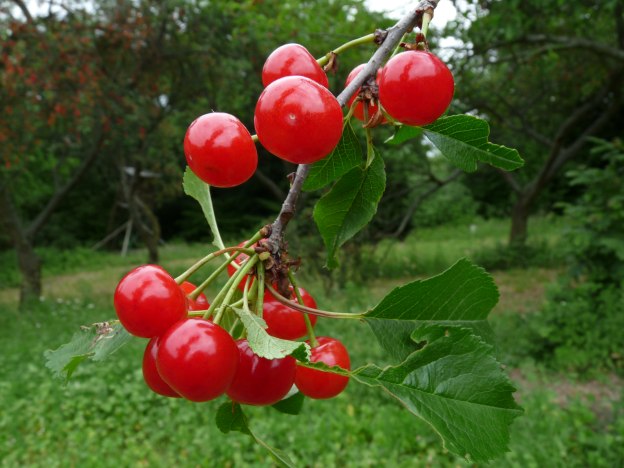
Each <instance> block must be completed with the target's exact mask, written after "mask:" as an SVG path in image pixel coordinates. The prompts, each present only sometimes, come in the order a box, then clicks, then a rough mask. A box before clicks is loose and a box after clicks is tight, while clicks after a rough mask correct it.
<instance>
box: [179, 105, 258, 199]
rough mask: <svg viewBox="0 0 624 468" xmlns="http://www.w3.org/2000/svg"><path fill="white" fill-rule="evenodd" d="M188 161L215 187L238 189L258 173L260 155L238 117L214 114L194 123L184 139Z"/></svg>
mask: <svg viewBox="0 0 624 468" xmlns="http://www.w3.org/2000/svg"><path fill="white" fill-rule="evenodd" d="M184 154H185V156H186V161H187V163H188V165H189V167H190V168H191V170H192V171H193V172H194V173H195V175H196V176H197V177H199V178H200V179H201V180H203V181H204V182H206V183H207V184H210V185H213V186H215V187H234V186H236V185H240V184H242V183H243V182H245V181H246V180H248V179H249V178H250V177H251V176H252V175H253V174H254V172H255V171H256V167H257V165H258V153H257V151H256V146H255V144H254V142H253V140H252V139H251V135H250V134H249V131H248V130H247V129H246V128H245V126H244V125H243V124H242V123H241V121H240V120H238V119H237V118H236V117H234V116H233V115H230V114H224V113H222V112H213V113H211V114H204V115H202V116H201V117H198V118H197V119H195V120H194V121H193V123H191V125H190V126H189V128H188V130H187V131H186V136H185V137H184Z"/></svg>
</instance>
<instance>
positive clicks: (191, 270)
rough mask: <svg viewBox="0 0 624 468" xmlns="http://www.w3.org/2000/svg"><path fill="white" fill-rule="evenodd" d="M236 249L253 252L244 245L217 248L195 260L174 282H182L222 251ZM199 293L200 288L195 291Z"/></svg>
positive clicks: (235, 250) (249, 253) (247, 252)
mask: <svg viewBox="0 0 624 468" xmlns="http://www.w3.org/2000/svg"><path fill="white" fill-rule="evenodd" d="M238 251H240V252H243V253H245V254H247V255H253V254H254V253H255V251H254V250H251V249H246V248H244V247H226V248H224V249H220V250H217V251H216V252H212V253H209V254H208V255H206V256H205V257H204V258H202V259H201V260H199V261H197V262H196V263H195V264H194V265H193V266H191V267H190V268H189V269H188V270H186V271H185V272H184V273H182V274H181V275H180V276H178V277H177V278H175V282H176V283H178V284H182V283H184V282H185V281H186V280H187V279H189V278H190V277H191V275H192V274H193V273H195V272H196V271H197V270H199V269H200V268H201V267H203V266H204V265H205V264H206V263H208V262H209V261H210V260H212V259H214V258H217V257H218V256H220V255H223V254H224V253H227V252H238ZM193 293H195V291H193ZM200 293H201V290H200V291H199V293H197V296H199V294H200ZM193 299H197V297H194V298H193Z"/></svg>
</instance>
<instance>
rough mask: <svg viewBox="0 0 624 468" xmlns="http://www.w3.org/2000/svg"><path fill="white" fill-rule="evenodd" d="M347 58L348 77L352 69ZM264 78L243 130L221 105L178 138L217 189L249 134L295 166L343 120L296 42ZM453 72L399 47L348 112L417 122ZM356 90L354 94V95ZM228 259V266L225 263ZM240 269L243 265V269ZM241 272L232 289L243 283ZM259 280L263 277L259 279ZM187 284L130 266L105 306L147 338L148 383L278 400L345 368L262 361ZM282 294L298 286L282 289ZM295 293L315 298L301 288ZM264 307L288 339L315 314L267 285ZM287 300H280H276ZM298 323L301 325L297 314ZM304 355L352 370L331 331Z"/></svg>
mask: <svg viewBox="0 0 624 468" xmlns="http://www.w3.org/2000/svg"><path fill="white" fill-rule="evenodd" d="M363 67H364V65H360V66H358V67H356V68H355V69H354V70H353V71H352V72H351V73H350V74H349V76H348V78H347V83H346V84H347V85H348V84H349V83H350V82H351V81H352V80H353V79H355V77H356V76H357V75H358V74H359V73H360V72H361V71H362V69H363ZM262 83H263V85H264V86H265V89H264V91H263V92H262V94H261V95H260V97H259V99H258V102H257V104H256V109H255V113H254V126H255V129H256V133H257V135H256V136H255V137H252V136H251V134H250V133H249V131H248V130H247V129H246V128H245V126H244V125H243V124H242V123H241V121H240V120H238V119H237V118H236V117H234V116H233V115H230V114H225V113H221V112H214V113H210V114H205V115H202V116H200V117H199V118H197V119H196V120H195V121H194V122H193V123H191V125H190V126H189V128H188V130H187V132H186V136H185V138H184V153H185V156H186V160H187V162H188V165H189V167H190V168H191V170H192V171H193V172H194V173H195V174H196V175H197V176H198V177H199V178H200V179H202V180H203V181H204V182H206V183H208V184H209V185H212V186H215V187H233V186H236V185H239V184H241V183H243V182H245V181H246V180H248V179H249V178H250V177H251V176H252V175H253V173H254V172H255V170H256V167H257V164H258V155H257V151H256V146H255V141H254V140H258V141H259V142H260V143H261V144H262V146H264V148H266V150H268V151H269V152H270V153H272V154H274V155H275V156H277V157H279V158H282V159H284V160H286V161H289V162H292V163H295V164H311V163H314V162H316V161H319V160H320V159H322V158H324V157H325V156H327V155H329V154H330V153H331V152H332V151H333V149H334V148H335V147H336V145H337V144H338V142H339V140H340V138H341V135H342V129H343V114H342V108H341V106H340V104H339V103H338V100H337V99H336V98H335V97H334V95H333V94H332V93H331V92H330V91H329V90H328V85H329V82H328V79H327V75H326V74H325V71H324V70H323V69H322V68H321V66H320V65H319V63H318V62H317V61H316V60H315V59H314V57H313V56H312V55H311V54H310V53H309V52H308V51H307V50H306V49H305V47H303V46H301V45H298V44H286V45H283V46H281V47H279V48H278V49H276V50H275V51H274V52H273V53H272V54H271V55H270V56H269V57H268V58H267V60H266V62H265V64H264V67H263V70H262ZM453 90H454V82H453V76H452V74H451V72H450V71H449V69H448V68H447V67H446V65H444V63H443V62H442V61H441V60H440V59H439V58H437V57H436V56H435V55H433V54H431V53H429V52H427V51H422V50H408V51H406V52H403V53H400V54H397V55H395V56H394V57H392V58H391V59H390V60H389V61H388V62H387V63H386V64H385V65H384V66H383V67H382V68H380V69H379V70H378V71H377V74H376V76H375V77H371V78H369V79H368V80H367V81H366V83H365V85H364V86H362V88H361V89H360V90H359V91H358V93H357V96H354V97H353V98H352V99H351V101H350V102H349V106H350V108H351V112H350V113H349V114H348V115H351V114H352V115H354V116H355V117H356V118H358V119H360V120H362V121H364V122H366V124H367V126H373V123H375V124H377V123H384V122H389V121H391V122H400V123H402V124H406V125H416V126H421V125H426V124H429V123H432V122H434V121H435V120H437V119H438V117H440V116H441V115H442V114H443V113H444V112H445V111H446V109H447V108H448V106H449V104H450V102H451V99H452V97H453ZM356 99H357V100H356ZM247 259H248V257H246V256H245V255H244V254H241V255H239V256H237V257H236V259H235V262H232V263H230V264H229V266H228V271H229V274H230V276H233V275H234V274H235V273H236V271H237V269H238V268H240V265H241V264H243V263H244V262H245V261H246V260H247ZM234 263H236V264H237V265H236V266H234ZM242 274H243V273H242V272H241V275H242ZM246 282H247V281H246V278H244V279H243V280H241V282H240V283H239V285H238V287H239V288H243V284H244V283H246ZM259 287H261V288H264V285H259ZM195 290H196V288H195V286H194V285H193V284H191V283H188V282H183V283H182V284H180V285H178V283H177V282H176V280H174V279H173V278H172V277H171V276H170V275H169V274H168V273H167V272H166V271H165V270H163V269H162V268H161V267H158V266H155V265H145V266H141V267H139V268H136V269H135V270H133V271H131V272H130V273H128V274H127V275H126V276H125V277H124V278H123V279H122V280H121V282H120V283H119V285H118V286H117V289H116V291H115V300H114V302H115V309H116V311H117V315H118V317H119V320H120V321H121V323H122V324H123V325H124V327H125V328H126V329H127V330H128V332H129V333H131V334H133V335H136V336H139V337H144V338H149V339H150V341H149V343H148V344H147V347H146V349H145V354H144V357H143V375H144V377H145V381H146V382H147V385H148V386H149V387H150V388H151V389H152V390H153V391H155V392H156V393H159V394H161V395H165V396H170V397H183V398H186V399H189V400H192V401H208V400H212V399H214V398H216V397H218V396H219V395H222V394H224V393H226V394H227V395H228V396H229V397H230V398H231V399H232V400H233V401H236V402H239V403H244V404H250V405H270V404H274V403H276V402H278V401H280V400H281V399H283V398H284V397H285V396H286V395H287V394H288V393H289V392H290V391H291V389H293V385H294V386H296V388H297V389H298V390H299V391H300V392H301V393H302V394H304V395H306V396H308V397H311V398H331V397H334V396H336V395H338V394H339V393H340V392H341V391H342V390H344V388H345V387H346V385H347V383H348V377H345V376H342V375H338V374H335V373H329V372H323V371H320V370H317V369H311V368H309V367H305V366H302V365H301V364H300V363H297V361H296V360H295V359H294V358H293V357H292V356H287V357H284V358H281V359H266V358H263V357H260V356H258V355H256V354H255V353H254V352H253V350H252V349H251V347H250V345H249V343H248V341H247V340H246V339H238V340H234V338H233V337H232V336H231V335H230V333H228V332H227V331H226V330H225V329H223V328H222V327H221V326H219V325H218V324H217V323H216V322H218V318H217V317H215V319H214V321H213V320H212V319H211V318H210V317H209V316H208V313H206V314H203V316H204V317H208V318H203V317H202V318H200V317H198V316H196V315H201V314H196V313H193V311H197V310H208V309H209V304H208V300H207V299H206V297H205V296H204V295H203V294H200V295H197V292H194V291H195ZM291 292H292V294H291V298H289V299H292V298H293V297H295V296H296V294H294V290H292V288H291ZM299 292H300V294H299V296H300V300H302V301H303V305H305V306H307V307H309V308H316V304H315V301H314V299H313V298H312V297H311V296H310V295H309V294H308V293H307V291H305V290H304V289H300V290H299ZM263 297H264V299H263V301H262V316H263V318H264V320H265V322H266V324H267V333H268V334H270V335H272V336H274V337H277V338H282V339H286V340H297V339H300V338H302V337H304V336H305V335H306V334H308V332H309V330H311V329H312V327H313V325H314V323H315V322H316V316H314V315H311V316H305V314H303V313H301V312H299V311H297V310H295V309H293V308H291V307H289V306H287V305H284V304H283V301H282V302H280V301H278V300H276V298H275V297H274V296H273V295H272V294H271V293H270V292H269V291H268V290H267V291H266V292H265V293H264V295H263ZM286 302H287V301H286ZM306 321H307V323H306ZM310 338H311V339H310V341H311V345H312V347H311V359H310V360H311V361H312V362H323V363H325V364H326V365H328V366H338V367H341V368H343V369H347V370H348V369H350V361H349V355H348V353H347V350H346V348H345V347H344V346H343V345H342V344H341V343H340V342H339V341H338V340H336V339H333V338H329V337H319V338H315V337H314V336H313V334H312V333H311V334H310Z"/></svg>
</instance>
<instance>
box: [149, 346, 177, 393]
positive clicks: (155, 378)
mask: <svg viewBox="0 0 624 468" xmlns="http://www.w3.org/2000/svg"><path fill="white" fill-rule="evenodd" d="M157 352H158V337H154V338H152V339H151V340H149V343H147V346H146V347H145V352H144V353H143V379H144V380H145V383H146V384H147V386H148V387H149V388H150V389H151V390H152V391H153V392H155V393H158V394H159V395H163V396H168V397H172V398H180V395H178V394H177V393H176V391H175V390H174V389H173V388H171V387H170V386H169V385H168V384H167V382H165V381H164V380H163V379H162V377H161V376H160V374H159V373H158V369H157V368H156V353H157Z"/></svg>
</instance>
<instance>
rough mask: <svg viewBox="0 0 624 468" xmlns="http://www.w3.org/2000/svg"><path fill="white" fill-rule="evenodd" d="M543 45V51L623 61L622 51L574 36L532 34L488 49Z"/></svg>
mask: <svg viewBox="0 0 624 468" xmlns="http://www.w3.org/2000/svg"><path fill="white" fill-rule="evenodd" d="M525 43H530V44H545V46H546V47H545V50H548V49H549V47H548V46H549V45H550V46H552V48H556V49H587V50H589V51H590V52H593V53H595V54H599V55H605V56H608V57H611V58H614V59H616V60H621V61H624V50H622V49H618V48H617V47H612V46H610V45H608V44H604V43H602V42H597V41H592V40H590V39H586V38H584V37H574V36H549V35H546V34H533V35H530V36H523V37H520V38H518V39H515V40H512V41H509V42H503V43H498V44H494V45H492V46H490V48H497V47H504V46H509V45H514V44H525Z"/></svg>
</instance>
